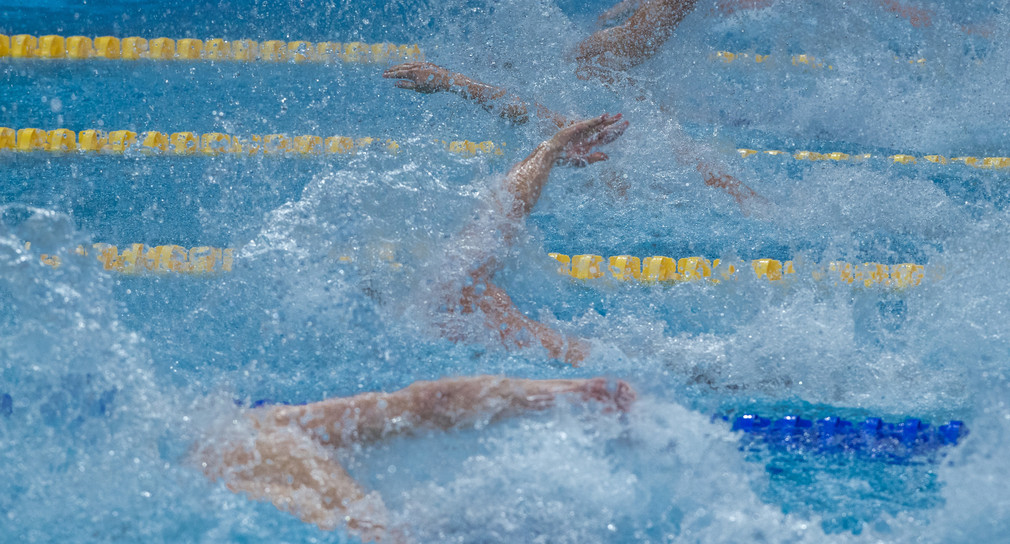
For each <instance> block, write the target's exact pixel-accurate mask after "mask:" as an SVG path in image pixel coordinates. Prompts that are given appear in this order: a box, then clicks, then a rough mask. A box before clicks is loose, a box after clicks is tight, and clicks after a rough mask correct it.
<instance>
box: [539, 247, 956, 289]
mask: <svg viewBox="0 0 1010 544" xmlns="http://www.w3.org/2000/svg"><path fill="white" fill-rule="evenodd" d="M548 255H549V256H550V257H551V258H553V259H554V260H556V261H557V262H558V264H559V266H558V273H559V274H561V275H564V276H570V277H572V278H573V279H576V280H596V279H601V278H605V277H609V278H611V279H613V280H617V281H636V282H641V283H664V282H665V283H678V282H689V281H702V280H705V281H709V282H712V283H720V282H723V281H728V280H732V279H734V278H736V277H737V273H738V272H741V273H742V272H746V271H748V270H751V271H753V273H754V275H755V276H757V278H758V279H765V280H768V281H771V282H780V281H788V280H791V279H796V278H797V277H798V276H797V274H798V272H797V269H800V270H802V269H803V268H807V271H806V272H807V274H809V275H810V277H812V278H813V279H814V280H816V281H828V282H834V284H835V285H852V286H860V285H861V286H863V287H885V288H892V289H906V288H909V287H917V286H919V285H921V284H922V282H923V280H924V279H925V278H926V276H927V270H926V267H925V266H923V265H921V264H915V263H900V264H892V265H886V264H881V263H849V262H844V261H832V262H829V263H828V264H827V265H813V266H809V267H804V266H802V265H798V264H796V263H794V262H793V261H785V262H783V261H779V260H776V259H764V258H763V259H754V260H752V261H750V263H747V262H745V261H736V262H723V261H722V260H720V259H713V260H709V259H706V258H704V257H684V258H681V259H674V258H672V257H663V256H654V257H646V258H645V259H640V258H638V257H634V256H631V255H618V256H613V257H609V258H607V259H606V260H604V258H603V256H601V255H574V256H569V255H565V254H563V253H549V254H548ZM748 264H749V266H748ZM929 272H930V275H929V277H930V279H940V278H941V277H942V275H943V271H942V270H940V269H931V270H930V271H929Z"/></svg>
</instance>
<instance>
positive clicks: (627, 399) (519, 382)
mask: <svg viewBox="0 0 1010 544" xmlns="http://www.w3.org/2000/svg"><path fill="white" fill-rule="evenodd" d="M560 396H570V397H571V398H572V399H573V400H576V401H584V402H597V403H600V404H602V405H603V410H604V412H618V411H619V412H626V411H627V410H628V409H629V408H630V406H631V404H632V403H633V402H634V400H635V392H634V390H633V389H632V388H631V387H630V386H629V385H628V384H626V383H624V382H621V381H618V382H617V383H616V385H615V386H614V387H610V386H609V385H608V382H607V380H604V379H602V378H595V379H589V380H578V379H573V380H524V379H510V378H503V377H499V376H476V377H468V378H453V379H441V380H438V381H434V382H423V381H419V382H414V383H413V384H411V385H410V386H408V387H406V388H405V389H401V390H399V391H395V392H392V393H363V394H360V395H355V396H353V397H344V398H332V399H327V400H324V401H321V402H316V403H312V404H307V405H300V406H268V407H261V408H255V409H252V410H249V412H248V413H247V414H246V415H247V418H248V419H247V421H246V426H244V427H242V428H241V429H240V432H241V433H242V436H241V437H239V438H222V437H225V436H227V434H228V433H218V434H217V435H215V437H214V438H213V439H207V440H205V441H204V442H203V443H201V444H200V445H199V446H197V447H196V448H195V451H194V457H195V460H196V462H197V463H198V464H200V466H201V468H202V469H203V471H204V473H205V474H206V475H207V477H209V478H211V479H213V480H218V479H220V480H222V481H223V482H224V484H225V485H226V486H227V487H228V489H230V490H231V491H234V492H236V493H246V494H248V495H249V496H250V497H251V498H253V499H257V500H267V501H270V502H272V503H273V504H274V505H275V506H276V507H277V508H278V509H281V510H284V511H287V512H290V513H292V514H294V515H295V516H297V517H298V518H300V519H301V520H302V521H305V522H307V523H314V524H316V525H317V526H319V528H321V529H323V530H334V529H337V528H338V527H342V526H343V527H346V529H347V530H348V531H349V532H351V533H352V534H355V535H357V536H358V537H360V538H361V539H362V540H363V541H365V542H400V541H404V540H405V539H404V537H403V535H402V534H399V533H398V532H397V531H395V530H391V529H390V527H389V513H388V511H387V509H386V507H385V505H384V503H383V501H382V498H381V497H380V496H379V494H378V493H377V492H374V491H373V492H371V493H368V492H366V491H365V490H364V489H363V488H362V487H361V485H360V484H358V482H356V481H355V480H354V479H353V478H352V477H351V476H350V475H349V474H348V473H347V471H346V470H345V469H344V468H343V467H342V466H341V465H340V463H339V461H338V460H337V451H338V450H340V449H342V448H349V447H352V446H355V445H361V444H369V443H375V442H377V441H380V440H383V439H386V438H391V437H393V436H397V435H408V434H418V433H421V432H424V431H430V430H452V429H459V428H465V427H469V428H473V427H474V426H475V425H479V424H486V423H490V422H495V421H499V420H501V419H504V418H509V417H516V416H521V415H523V414H526V413H530V412H536V411H542V410H546V409H548V408H550V407H552V406H553V405H554V403H555V401H556V400H557V399H558V397H560ZM249 431H252V432H249Z"/></svg>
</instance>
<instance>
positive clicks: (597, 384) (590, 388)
mask: <svg viewBox="0 0 1010 544" xmlns="http://www.w3.org/2000/svg"><path fill="white" fill-rule="evenodd" d="M637 397H638V395H637V394H636V393H635V390H634V389H632V387H631V386H630V385H628V383H627V382H625V381H624V380H617V383H616V385H615V386H614V388H613V389H611V387H610V384H609V383H607V380H605V379H603V378H593V379H590V380H587V381H586V383H585V385H584V386H583V389H582V398H583V399H585V400H592V401H596V402H599V403H601V404H603V405H604V408H603V410H604V411H605V412H610V411H614V410H615V409H616V410H617V411H620V412H627V411H628V410H630V409H631V405H632V404H634V402H635V399H636V398H637Z"/></svg>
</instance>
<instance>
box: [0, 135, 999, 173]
mask: <svg viewBox="0 0 1010 544" xmlns="http://www.w3.org/2000/svg"><path fill="white" fill-rule="evenodd" d="M435 141H436V142H439V143H441V145H442V146H443V147H444V148H445V149H446V150H447V151H448V152H450V153H455V154H459V155H464V156H475V155H493V156H501V155H504V152H505V147H506V144H505V142H500V143H495V142H492V141H490V140H485V141H482V142H477V141H471V140H451V141H450V140H435ZM373 147H381V148H384V149H385V150H386V151H390V152H394V153H395V152H397V151H399V150H400V144H399V142H397V141H396V140H392V139H382V138H373V137H363V138H351V137H349V136H327V137H323V136H317V135H311V134H303V135H298V136H291V135H288V134H264V135H258V134H255V135H251V136H237V135H231V134H224V133H220V132H206V133H203V134H200V133H197V132H185V131H184V132H172V133H167V132H158V131H147V132H140V133H137V132H134V131H131V130H111V131H105V130H95V129H88V130H82V131H79V132H74V131H72V130H69V129H66V128H58V129H54V130H45V129H41V128H20V129H16V128H10V127H0V152H2V151H16V152H20V153H29V152H43V151H48V152H50V153H74V152H79V153H104V154H125V153H133V152H136V153H134V154H136V155H222V154H232V155H259V154H263V155H276V156H313V155H323V154H345V153H353V152H355V151H357V150H359V149H368V148H373ZM736 153H737V155H738V156H739V157H740V158H742V159H752V158H754V157H775V158H779V159H794V160H797V161H807V162H823V161H827V162H862V161H868V160H878V161H879V160H886V161H887V162H888V164H902V165H916V164H920V162H921V163H923V164H927V163H928V164H939V165H947V164H963V165H966V166H970V167H972V168H977V169H984V170H1002V169H1006V168H1010V157H976V156H958V157H946V156H944V155H923V156H916V155H909V154H895V155H886V156H885V155H873V154H871V153H843V152H825V153H821V152H816V151H792V152H790V151H782V150H779V149H767V150H757V149H749V148H739V149H737V150H736Z"/></svg>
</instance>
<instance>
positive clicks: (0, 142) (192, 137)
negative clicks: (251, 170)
mask: <svg viewBox="0 0 1010 544" xmlns="http://www.w3.org/2000/svg"><path fill="white" fill-rule="evenodd" d="M434 141H436V142H440V143H441V145H442V146H443V147H445V149H446V151H448V152H450V153H455V154H459V155H464V156H474V155H491V156H501V155H503V154H504V153H505V151H504V148H505V143H504V142H502V143H495V142H492V141H490V140H488V141H483V142H472V141H470V140H453V141H446V140H434ZM368 148H382V149H384V150H386V151H389V152H392V153H395V152H397V151H399V150H400V144H399V143H398V142H397V141H396V140H390V139H382V138H372V137H364V138H351V137H348V136H328V137H325V138H324V137H322V136H316V135H311V134H304V135H299V136H290V135H287V134H265V135H251V136H234V135H230V134H224V133H220V132H206V133H203V134H199V133H196V132H172V133H165V132H158V131H148V132H141V133H139V134H138V133H136V132H134V131H131V130H112V131H104V130H94V129H88V130H82V131H80V132H74V131H72V130H69V129H65V128H58V129H55V130H44V129H40V128H21V129H13V128H9V127H0V152H2V151H16V152H20V153H30V152H49V153H56V154H59V153H64V154H65V153H75V152H78V153H103V154H120V155H121V154H132V155H137V156H145V155H204V156H213V155H222V154H225V155H274V156H315V155H332V154H346V153H354V152H355V151H357V150H359V149H368Z"/></svg>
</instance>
